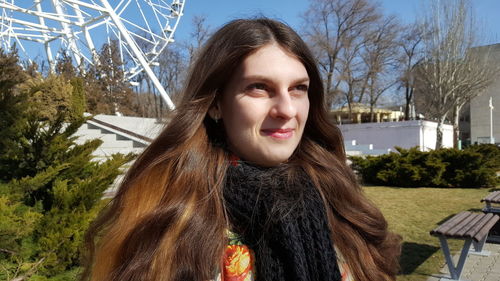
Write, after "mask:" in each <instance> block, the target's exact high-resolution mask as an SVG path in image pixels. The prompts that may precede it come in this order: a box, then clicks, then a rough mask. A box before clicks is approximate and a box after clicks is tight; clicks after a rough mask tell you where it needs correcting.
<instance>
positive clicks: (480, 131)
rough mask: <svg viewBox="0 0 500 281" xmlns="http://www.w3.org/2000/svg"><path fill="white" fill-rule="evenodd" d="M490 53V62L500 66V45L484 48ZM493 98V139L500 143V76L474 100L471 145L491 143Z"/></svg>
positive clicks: (471, 117)
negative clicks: (490, 106)
mask: <svg viewBox="0 0 500 281" xmlns="http://www.w3.org/2000/svg"><path fill="white" fill-rule="evenodd" d="M482 49H484V50H485V51H484V52H488V53H487V55H488V62H489V63H491V64H493V65H500V44H494V45H489V46H484V47H482ZM490 97H492V98H493V107H494V108H495V109H493V137H494V139H495V142H496V143H500V74H499V75H498V76H497V77H496V79H495V81H494V82H493V83H492V84H491V85H490V86H489V87H488V88H486V90H485V91H484V92H483V93H481V95H479V96H477V97H475V98H473V99H472V100H471V103H470V121H471V124H470V127H471V143H475V142H478V143H484V142H489V137H490V108H489V99H490Z"/></svg>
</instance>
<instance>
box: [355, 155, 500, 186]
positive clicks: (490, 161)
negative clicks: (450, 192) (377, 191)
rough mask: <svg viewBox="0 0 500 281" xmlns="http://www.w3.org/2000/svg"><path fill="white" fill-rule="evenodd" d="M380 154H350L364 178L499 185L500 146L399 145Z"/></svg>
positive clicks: (381, 181)
mask: <svg viewBox="0 0 500 281" xmlns="http://www.w3.org/2000/svg"><path fill="white" fill-rule="evenodd" d="M396 150H397V152H392V153H389V154H384V155H380V156H367V157H359V156H353V157H350V159H351V161H352V168H353V169H354V170H355V171H356V172H357V173H358V174H359V175H360V176H361V178H362V180H363V182H365V183H369V184H377V185H387V186H401V187H419V186H435V187H487V186H496V185H497V184H498V178H497V176H496V171H497V170H499V161H500V160H499V158H500V149H499V148H498V147H496V146H494V145H476V146H471V147H469V148H468V149H465V150H457V149H438V150H434V151H430V152H422V151H419V150H418V149H417V148H411V149H402V148H396Z"/></svg>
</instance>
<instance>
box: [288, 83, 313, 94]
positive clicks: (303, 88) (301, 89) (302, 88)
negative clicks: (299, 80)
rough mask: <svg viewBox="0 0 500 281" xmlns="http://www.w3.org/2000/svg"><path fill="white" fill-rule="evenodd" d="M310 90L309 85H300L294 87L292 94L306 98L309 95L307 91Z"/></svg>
mask: <svg viewBox="0 0 500 281" xmlns="http://www.w3.org/2000/svg"><path fill="white" fill-rule="evenodd" d="M308 90H309V85H307V84H299V85H296V86H294V87H293V88H292V89H291V93H293V95H296V96H304V95H307V91H308Z"/></svg>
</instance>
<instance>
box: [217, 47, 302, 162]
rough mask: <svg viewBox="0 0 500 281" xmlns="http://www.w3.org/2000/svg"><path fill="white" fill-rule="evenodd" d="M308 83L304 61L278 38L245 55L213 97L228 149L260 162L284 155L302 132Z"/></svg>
mask: <svg viewBox="0 0 500 281" xmlns="http://www.w3.org/2000/svg"><path fill="white" fill-rule="evenodd" d="M308 87H309V76H308V74H307V71H306V68H305V67H304V65H303V64H302V63H301V62H300V61H299V60H298V59H297V58H296V57H294V56H293V55H291V54H290V53H289V52H286V51H285V50H284V49H282V48H281V47H279V46H278V45H277V44H269V45H265V46H263V47H262V48H260V49H258V50H257V51H255V52H254V53H252V54H251V55H249V56H248V57H246V58H245V60H243V62H242V63H241V64H240V66H239V67H238V68H237V69H236V71H235V73H234V74H233V76H232V77H231V78H230V80H229V82H228V84H227V85H226V87H225V90H224V93H223V94H222V98H221V100H220V101H219V103H218V111H219V113H220V116H221V118H222V120H223V121H224V127H225V130H226V135H227V138H228V139H227V142H228V144H229V148H230V149H231V151H232V152H233V153H235V154H236V155H237V156H239V157H240V158H242V159H244V160H246V161H250V162H254V163H256V164H259V165H263V166H275V165H278V164H280V163H283V162H285V161H287V160H288V158H290V156H291V155H292V153H293V152H294V151H295V149H296V148H297V145H298V144H299V142H300V139H301V137H302V134H303V132H304V126H305V124H306V121H307V116H308V113H309V98H308V94H307V90H308Z"/></svg>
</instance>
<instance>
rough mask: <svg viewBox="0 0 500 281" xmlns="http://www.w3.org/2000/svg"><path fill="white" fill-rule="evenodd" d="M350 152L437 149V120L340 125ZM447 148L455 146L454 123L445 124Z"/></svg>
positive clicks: (353, 153) (444, 135)
mask: <svg viewBox="0 0 500 281" xmlns="http://www.w3.org/2000/svg"><path fill="white" fill-rule="evenodd" d="M339 128H340V130H341V131H342V134H343V136H344V141H345V148H346V151H347V153H348V154H350V155H359V154H374V155H377V154H383V153H387V152H389V151H395V150H394V147H395V146H399V147H402V148H412V147H415V146H417V147H418V148H419V149H420V150H421V151H429V150H431V149H435V148H436V128H437V123H436V122H432V121H424V120H411V121H401V122H382V123H361V124H346V125H339ZM443 147H453V126H451V125H443Z"/></svg>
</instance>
